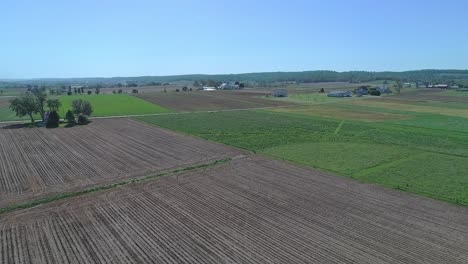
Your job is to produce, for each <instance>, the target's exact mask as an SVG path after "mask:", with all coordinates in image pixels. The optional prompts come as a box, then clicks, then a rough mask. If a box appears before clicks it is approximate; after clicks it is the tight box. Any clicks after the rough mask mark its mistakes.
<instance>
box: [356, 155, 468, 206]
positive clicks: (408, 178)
mask: <svg viewBox="0 0 468 264" xmlns="http://www.w3.org/2000/svg"><path fill="white" fill-rule="evenodd" d="M467 172H468V158H465V157H454V156H448V155H441V154H435V153H425V154H423V155H417V156H415V157H414V158H409V159H404V160H402V161H401V162H398V163H394V164H389V166H385V168H375V169H370V170H368V171H366V170H364V171H362V172H360V173H357V174H355V175H354V177H355V178H358V179H360V180H362V181H365V182H371V183H377V184H380V185H384V186H387V187H391V188H396V189H400V190H404V191H409V192H413V193H417V194H422V195H425V196H429V197H433V198H437V199H441V200H446V201H450V202H455V203H459V204H464V205H468V177H467Z"/></svg>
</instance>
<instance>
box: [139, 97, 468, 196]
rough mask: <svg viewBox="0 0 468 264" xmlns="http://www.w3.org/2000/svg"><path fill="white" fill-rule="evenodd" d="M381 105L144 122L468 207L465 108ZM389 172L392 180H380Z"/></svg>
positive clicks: (340, 104) (348, 103)
mask: <svg viewBox="0 0 468 264" xmlns="http://www.w3.org/2000/svg"><path fill="white" fill-rule="evenodd" d="M411 94H412V93H411ZM380 100H381V99H362V100H347V99H345V100H341V101H337V102H330V103H326V104H318V105H310V106H307V105H306V106H304V105H300V106H291V107H282V108H274V109H269V110H268V111H266V110H262V111H260V110H257V111H247V112H246V111H244V112H224V113H198V114H188V115H183V116H180V117H178V118H177V119H173V118H170V117H166V116H154V117H142V118H141V119H142V120H144V121H146V122H150V123H154V124H157V125H160V126H163V127H166V128H169V129H173V130H177V131H181V132H184V133H190V134H193V135H196V136H199V137H202V138H205V139H209V140H213V141H217V142H221V143H224V144H228V145H233V146H236V147H240V148H244V149H248V150H251V151H254V152H256V153H263V154H265V155H269V156H272V157H275V158H278V159H286V160H289V161H292V162H296V163H300V164H304V165H308V166H311V167H315V168H319V169H322V170H326V171H331V172H334V173H337V174H339V175H344V176H348V177H352V178H355V179H358V180H360V181H364V182H370V183H376V184H380V185H383V186H386V187H391V188H396V189H400V190H404V191H409V192H414V193H417V194H421V195H425V196H429V197H433V198H437V199H442V200H446V201H451V202H455V203H460V204H468V191H467V190H468V181H466V177H465V175H466V171H467V170H466V167H465V166H464V165H463V164H465V163H468V151H467V149H468V135H467V134H466V133H465V132H468V122H467V119H466V118H465V117H464V111H466V110H464V109H456V108H453V107H452V108H451V107H444V104H452V102H444V101H438V103H434V102H432V101H431V102H429V103H428V104H430V105H433V104H438V106H429V105H424V103H423V102H413V103H411V102H408V101H403V103H398V101H397V100H395V102H393V101H392V100H390V99H389V100H382V101H380ZM389 102H390V103H389ZM424 157H428V159H429V158H430V160H431V165H432V167H431V168H432V172H431V175H430V176H427V173H428V172H427V171H426V170H422V169H420V166H421V159H424ZM389 168H391V170H392V175H393V176H391V177H390V176H388V177H385V176H381V177H377V175H387V174H388V172H387V173H386V171H387V170H388V169H389ZM447 168H451V170H450V171H446V169H447ZM396 175H398V176H396ZM414 179H418V180H414ZM442 189H443V190H446V191H443V192H441V191H440V190H442Z"/></svg>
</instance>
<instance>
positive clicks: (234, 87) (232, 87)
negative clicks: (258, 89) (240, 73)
mask: <svg viewBox="0 0 468 264" xmlns="http://www.w3.org/2000/svg"><path fill="white" fill-rule="evenodd" d="M219 89H221V90H239V89H240V86H239V85H238V84H232V83H223V84H221V85H220V86H219Z"/></svg>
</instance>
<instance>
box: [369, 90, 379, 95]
mask: <svg viewBox="0 0 468 264" xmlns="http://www.w3.org/2000/svg"><path fill="white" fill-rule="evenodd" d="M369 94H370V95H373V96H380V91H379V90H370V91H369Z"/></svg>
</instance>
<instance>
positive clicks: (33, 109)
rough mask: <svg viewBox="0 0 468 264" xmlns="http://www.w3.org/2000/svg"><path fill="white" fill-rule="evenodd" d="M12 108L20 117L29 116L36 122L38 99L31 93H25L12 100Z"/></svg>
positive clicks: (32, 121)
mask: <svg viewBox="0 0 468 264" xmlns="http://www.w3.org/2000/svg"><path fill="white" fill-rule="evenodd" d="M10 109H11V110H13V111H14V112H15V113H16V115H17V116H19V117H23V116H29V117H30V118H31V123H34V114H36V113H38V112H39V110H38V104H37V99H36V97H35V96H33V95H31V94H23V95H21V96H19V97H17V98H15V99H13V100H11V101H10Z"/></svg>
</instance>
